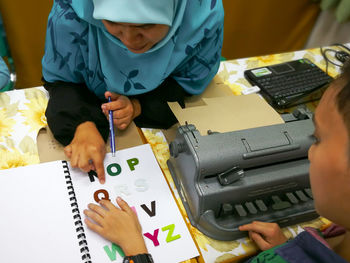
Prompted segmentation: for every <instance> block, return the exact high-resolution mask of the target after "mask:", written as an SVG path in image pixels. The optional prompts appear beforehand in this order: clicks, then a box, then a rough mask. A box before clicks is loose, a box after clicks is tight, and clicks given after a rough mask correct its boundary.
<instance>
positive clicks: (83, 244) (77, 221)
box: [62, 161, 92, 263]
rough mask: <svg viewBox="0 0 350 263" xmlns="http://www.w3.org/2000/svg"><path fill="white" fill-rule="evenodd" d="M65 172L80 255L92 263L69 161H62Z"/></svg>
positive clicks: (85, 261) (87, 262)
mask: <svg viewBox="0 0 350 263" xmlns="http://www.w3.org/2000/svg"><path fill="white" fill-rule="evenodd" d="M62 166H63V171H64V174H65V179H66V184H67V190H68V195H69V201H70V202H71V203H70V206H71V207H72V214H73V220H74V226H75V231H76V232H77V234H78V235H77V238H78V241H79V247H80V253H81V254H82V256H81V258H82V260H83V262H84V263H92V262H91V257H90V253H89V248H88V244H87V241H86V236H85V233H84V227H83V222H82V221H81V216H80V212H79V207H78V203H77V198H76V197H75V192H74V187H73V183H72V178H71V176H70V172H69V168H68V163H67V161H62Z"/></svg>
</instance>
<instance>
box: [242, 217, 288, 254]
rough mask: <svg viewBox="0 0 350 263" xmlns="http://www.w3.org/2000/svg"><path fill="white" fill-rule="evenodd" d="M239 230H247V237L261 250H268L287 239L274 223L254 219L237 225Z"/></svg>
mask: <svg viewBox="0 0 350 263" xmlns="http://www.w3.org/2000/svg"><path fill="white" fill-rule="evenodd" d="M239 230H240V231H249V237H250V238H251V239H252V240H253V241H254V242H255V243H256V244H257V245H258V247H259V248H260V249H261V250H268V249H270V248H273V247H275V246H278V245H281V244H283V243H285V242H286V241H287V240H288V239H287V238H286V236H285V235H284V234H283V232H282V230H281V228H280V227H279V226H278V225H277V224H276V223H264V222H259V221H254V222H252V223H251V224H247V225H243V226H240V227H239Z"/></svg>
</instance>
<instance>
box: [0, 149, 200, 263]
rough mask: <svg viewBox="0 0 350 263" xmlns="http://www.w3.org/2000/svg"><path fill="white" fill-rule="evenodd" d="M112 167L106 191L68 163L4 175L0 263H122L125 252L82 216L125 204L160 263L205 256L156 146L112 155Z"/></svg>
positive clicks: (108, 164)
mask: <svg viewBox="0 0 350 263" xmlns="http://www.w3.org/2000/svg"><path fill="white" fill-rule="evenodd" d="M104 165H105V171H106V183H105V184H104V185H101V184H100V183H99V182H98V180H97V178H96V177H95V176H94V174H91V173H90V174H87V173H84V172H81V171H80V170H78V169H73V168H72V167H70V165H69V163H67V162H66V161H55V162H49V163H42V164H37V165H30V166H26V167H19V168H13V169H8V170H2V171H0V207H1V210H2V212H1V216H0V262H6V263H12V262H16V263H17V262H36V263H38V262H50V263H55V262H57V263H58V262H59V263H62V262H72V263H75V262H77V263H79V262H98V263H103V262H122V259H123V252H122V250H121V249H120V248H119V247H118V246H117V245H116V244H113V243H111V242H109V241H108V240H106V239H104V238H102V237H101V236H99V235H97V234H96V233H94V232H93V231H91V230H89V229H88V228H87V226H86V225H85V223H84V218H85V216H84V214H83V213H82V211H83V210H84V209H86V208H87V204H88V203H96V201H98V200H99V199H103V198H104V199H110V200H111V201H112V202H113V203H114V204H116V202H115V199H116V197H117V196H121V197H123V198H124V199H125V200H126V201H127V202H128V203H129V205H130V206H131V207H132V209H133V210H134V211H135V212H136V213H137V215H138V218H139V220H140V223H141V225H142V232H143V235H144V239H145V242H146V246H147V248H148V250H149V252H150V253H151V254H152V256H153V258H154V260H155V262H182V261H184V260H187V259H190V258H193V257H196V256H198V250H197V248H196V246H195V244H194V242H193V240H192V237H191V235H190V233H189V231H188V229H187V227H186V224H185V222H184V220H183V218H182V216H181V214H180V212H179V210H178V208H177V205H176V203H175V200H174V199H173V196H172V194H171V192H170V189H169V187H168V185H167V183H166V181H165V179H164V176H163V174H162V172H161V170H160V168H159V166H158V164H157V161H156V159H155V157H154V155H153V153H152V150H151V148H150V146H149V145H148V144H146V145H141V146H137V147H133V148H129V149H126V150H121V151H118V152H117V154H116V156H115V157H112V155H110V154H107V156H106V158H105V161H104Z"/></svg>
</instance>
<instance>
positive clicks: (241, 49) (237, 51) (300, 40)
mask: <svg viewBox="0 0 350 263" xmlns="http://www.w3.org/2000/svg"><path fill="white" fill-rule="evenodd" d="M223 3H224V8H225V29H224V45H223V56H224V57H226V58H227V59H234V58H242V57H250V56H257V55H266V54H273V53H280V52H286V51H294V50H299V49H303V47H304V45H305V42H306V40H307V38H308V36H309V34H310V32H311V30H312V27H313V25H314V23H315V21H316V18H317V16H318V13H319V3H315V1H312V0H288V1H287V0H223Z"/></svg>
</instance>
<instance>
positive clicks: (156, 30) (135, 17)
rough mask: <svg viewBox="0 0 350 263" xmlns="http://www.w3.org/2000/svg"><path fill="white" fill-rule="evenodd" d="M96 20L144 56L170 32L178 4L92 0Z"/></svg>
mask: <svg viewBox="0 0 350 263" xmlns="http://www.w3.org/2000/svg"><path fill="white" fill-rule="evenodd" d="M93 3H94V13H93V17H94V18H95V19H99V20H101V21H102V23H103V24H104V26H105V28H106V30H107V31H108V32H109V33H110V34H111V35H113V36H114V37H116V38H118V39H119V40H120V41H121V42H122V43H123V44H124V45H125V46H126V47H127V48H128V49H129V50H130V51H131V52H133V53H144V52H146V51H148V50H150V49H151V48H152V47H153V46H154V45H155V44H157V43H158V42H160V41H161V40H162V39H163V38H164V37H165V36H166V35H167V34H168V32H169V28H170V27H171V26H172V23H173V19H174V17H175V8H176V1H175V0H166V1H159V0H133V1H126V0H93Z"/></svg>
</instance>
